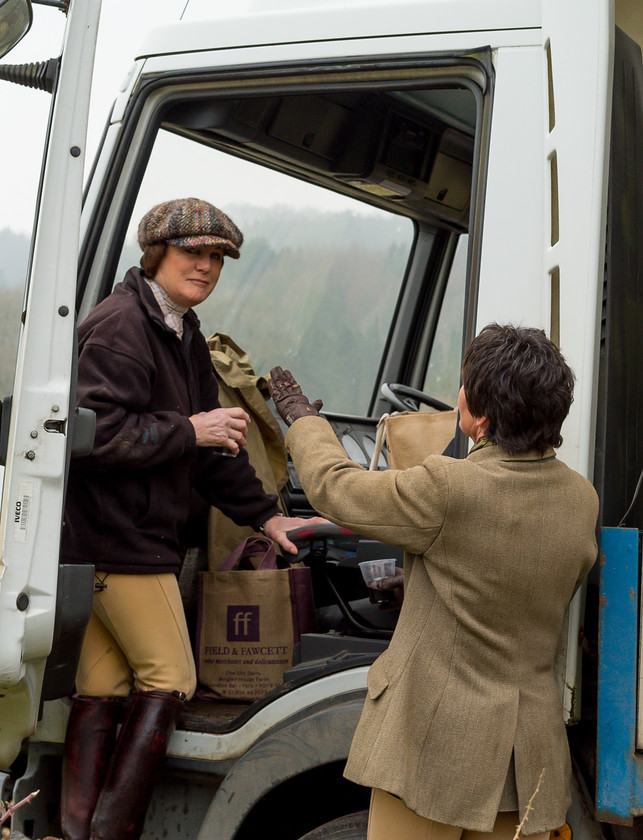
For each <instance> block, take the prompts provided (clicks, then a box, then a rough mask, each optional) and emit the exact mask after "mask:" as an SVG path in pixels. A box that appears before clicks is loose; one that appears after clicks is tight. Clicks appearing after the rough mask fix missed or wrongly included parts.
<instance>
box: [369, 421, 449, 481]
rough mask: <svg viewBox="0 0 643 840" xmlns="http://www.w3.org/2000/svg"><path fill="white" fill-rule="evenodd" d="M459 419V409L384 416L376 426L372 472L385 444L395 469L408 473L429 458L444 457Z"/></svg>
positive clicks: (389, 459)
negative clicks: (411, 468)
mask: <svg viewBox="0 0 643 840" xmlns="http://www.w3.org/2000/svg"><path fill="white" fill-rule="evenodd" d="M457 419H458V411H457V409H453V410H452V411H436V412H432V411H400V412H394V413H393V414H383V415H382V417H381V418H380V420H379V423H378V424H377V436H376V439H375V450H374V452H373V456H372V458H371V464H370V467H369V469H371V470H376V469H377V464H378V460H379V457H380V452H381V450H382V446H384V445H385V446H386V452H387V456H388V465H389V467H390V468H391V469H392V470H407V469H408V468H409V467H415V466H417V465H418V464H421V463H422V461H424V459H425V458H428V456H429V455H441V454H442V453H443V452H444V450H445V448H446V447H447V445H448V444H449V441H450V440H451V439H452V437H453V436H454V434H455V431H456V422H457Z"/></svg>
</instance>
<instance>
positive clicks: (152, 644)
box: [76, 572, 196, 698]
mask: <svg viewBox="0 0 643 840" xmlns="http://www.w3.org/2000/svg"><path fill="white" fill-rule="evenodd" d="M97 577H99V578H100V579H101V580H102V579H104V581H105V584H106V587H105V589H103V590H102V591H95V592H94V610H93V613H92V617H91V619H90V621H89V624H88V626H87V631H86V633H85V640H84V642H83V647H82V650H81V654H80V662H79V665H78V672H77V674H76V691H77V693H78V694H82V695H84V696H88V697H127V695H128V694H129V693H130V691H131V689H132V688H135V689H137V690H139V691H167V692H172V691H180V692H183V693H184V694H186V695H187V697H188V698H189V697H191V696H192V695H193V694H194V691H195V689H196V668H195V665H194V656H193V654H192V649H191V646H190V638H189V635H188V629H187V625H186V622H185V614H184V611H183V604H182V602H181V595H180V593H179V587H178V583H177V579H176V576H175V575H173V574H162V575H120V574H109V575H105V574H103V573H100V572H99V573H98V575H97Z"/></svg>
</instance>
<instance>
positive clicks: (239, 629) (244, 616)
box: [227, 604, 260, 642]
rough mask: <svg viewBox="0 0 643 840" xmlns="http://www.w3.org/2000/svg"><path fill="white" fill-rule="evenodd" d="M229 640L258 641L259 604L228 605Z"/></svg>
mask: <svg viewBox="0 0 643 840" xmlns="http://www.w3.org/2000/svg"><path fill="white" fill-rule="evenodd" d="M227 635H228V641H229V642H258V641H260V637H259V606H246V605H245V604H244V605H242V606H238V607H235V606H229V607H228V634H227Z"/></svg>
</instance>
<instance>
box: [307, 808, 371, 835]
mask: <svg viewBox="0 0 643 840" xmlns="http://www.w3.org/2000/svg"><path fill="white" fill-rule="evenodd" d="M367 827H368V811H357V812H356V813H355V814H346V816H345V817H339V818H338V819H336V820H331V821H330V822H327V823H324V824H323V825H320V826H318V827H317V828H314V829H313V830H312V831H309V832H308V834H305V835H304V836H303V837H300V838H299V840H366V829H367Z"/></svg>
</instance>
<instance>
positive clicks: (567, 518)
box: [272, 325, 598, 840]
mask: <svg viewBox="0 0 643 840" xmlns="http://www.w3.org/2000/svg"><path fill="white" fill-rule="evenodd" d="M462 377H463V389H462V390H461V392H460V397H459V401H458V408H459V410H460V421H459V422H460V428H461V429H462V431H463V432H464V433H465V434H467V435H468V436H469V437H470V438H471V439H472V440H473V442H474V446H473V448H472V449H471V451H470V453H469V455H468V457H467V458H466V459H463V460H460V459H452V458H447V457H444V456H431V457H429V458H427V459H426V460H425V461H424V463H423V464H422V465H421V466H418V467H413V468H412V469H409V470H405V471H403V472H402V471H395V470H387V471H383V472H368V471H366V470H364V469H362V468H361V467H360V466H358V465H357V464H355V463H354V462H352V461H350V460H348V458H347V457H346V453H345V451H344V449H343V448H342V446H341V445H340V444H339V443H338V441H337V439H336V437H335V435H334V433H333V431H332V429H331V427H330V426H329V424H328V423H327V422H326V421H325V420H324V419H323V418H321V417H317V416H314V415H316V414H317V411H316V409H315V407H314V406H311V405H310V404H309V403H308V400H307V399H306V398H305V397H304V396H303V395H302V394H301V389H300V388H299V387H298V386H297V384H296V382H295V381H294V379H292V376H291V375H290V374H289V372H288V371H282V370H281V369H280V368H275V369H274V371H273V372H272V392H273V397H274V398H275V403H276V404H277V408H278V410H279V411H280V413H281V414H282V416H283V417H284V419H285V420H286V422H288V423H289V424H290V423H294V425H293V426H292V428H291V429H290V430H289V432H288V435H287V438H286V443H287V446H288V448H289V450H290V453H291V456H292V458H293V461H294V463H295V467H296V469H297V472H298V475H299V477H300V479H301V483H302V486H303V488H304V490H305V492H306V494H307V496H308V499H309V500H310V502H311V504H312V505H313V507H314V508H315V509H316V510H317V511H318V512H319V513H320V514H321V515H323V516H325V517H327V518H328V519H330V520H331V521H333V522H336V523H337V524H339V525H343V526H345V527H347V528H351V529H353V530H355V531H357V532H359V533H361V534H363V535H364V536H367V537H369V538H372V539H378V540H381V541H382V542H384V543H388V544H391V545H396V546H400V547H401V548H403V549H404V550H405V552H406V557H405V564H404V578H405V590H406V595H405V599H404V603H403V606H402V610H401V613H400V617H399V621H398V624H397V628H396V630H395V633H394V636H393V639H392V640H391V643H390V646H389V648H388V649H387V650H386V651H385V653H384V654H382V656H380V657H379V659H378V660H377V661H376V662H375V663H374V664H373V666H372V667H371V669H370V671H369V675H368V696H367V698H366V702H365V705H364V711H363V714H362V718H361V721H360V723H359V726H358V728H357V732H356V734H355V738H354V741H353V746H352V748H351V752H350V755H349V759H348V763H347V766H346V771H345V774H346V776H347V777H348V778H349V779H351V780H353V781H355V782H358V783H360V784H362V785H368V786H370V787H372V788H373V797H372V800H371V811H370V818H369V834H368V837H369V840H385V838H386V839H387V840H390V838H396V840H401V839H402V838H408V840H415V838H431V840H459V838H461V837H462V835H463V834H464V835H467V837H468V838H470V837H471V835H472V834H474V833H477V832H485V833H487V832H494V834H493V836H494V837H495V838H511V837H512V836H513V834H514V831H515V827H516V825H517V824H518V822H519V821H520V819H521V818H522V817H523V816H524V813H525V809H526V807H527V803H528V801H529V799H530V797H531V796H532V794H533V793H534V791H535V790H536V788H537V786H538V784H539V779H540V788H539V790H538V794H537V796H536V797H535V800H534V807H533V811H532V812H531V813H530V815H529V819H528V821H527V822H526V823H525V826H524V828H523V832H524V833H525V834H530V835H538V834H543V836H544V837H546V836H547V834H548V833H549V831H550V830H553V829H555V828H557V827H559V826H561V825H562V824H563V823H564V822H565V816H566V812H567V810H568V808H569V806H570V804H571V768H570V759H569V750H568V746H567V740H566V737H565V728H564V724H563V719H562V713H561V701H560V693H559V688H558V685H557V681H556V678H555V674H554V657H555V653H556V647H557V641H558V637H559V634H560V631H561V626H562V622H563V617H564V613H565V609H566V607H567V604H568V603H569V601H570V599H571V597H572V595H573V594H574V592H575V591H576V589H577V587H578V586H579V584H580V582H581V581H582V579H583V578H584V576H585V575H586V574H587V572H588V571H589V569H590V567H591V566H592V564H593V563H594V561H595V559H596V555H597V547H596V541H595V527H596V519H597V513H598V500H597V496H596V493H595V491H594V489H593V488H592V486H591V484H590V483H589V482H588V481H587V480H586V479H584V478H583V477H581V476H580V475H579V474H578V473H576V472H574V471H573V470H571V469H569V468H568V467H566V466H565V465H564V464H563V463H561V462H560V461H559V460H557V458H556V456H555V453H554V447H557V446H560V444H561V442H562V438H561V436H560V428H561V425H562V422H563V420H564V419H565V417H566V415H567V413H568V411H569V407H570V404H571V401H572V391H573V375H572V373H571V371H570V370H569V368H568V366H567V364H566V363H565V361H564V359H563V357H562V356H561V354H560V352H559V351H558V349H557V348H556V347H555V345H553V344H552V342H550V341H549V340H548V339H547V338H546V337H545V334H544V333H543V332H542V331H540V330H531V329H520V328H515V327H510V326H498V325H490V326H488V327H486V328H485V329H484V330H483V331H482V332H481V333H480V335H479V336H478V337H477V338H476V339H474V341H473V342H472V343H471V345H470V346H469V348H468V350H467V353H466V355H465V359H464V364H463V372H462ZM301 418H304V419H305V422H301V421H300V422H294V421H295V420H301ZM487 836H489V835H487ZM534 840H536V838H535V837H534Z"/></svg>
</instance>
